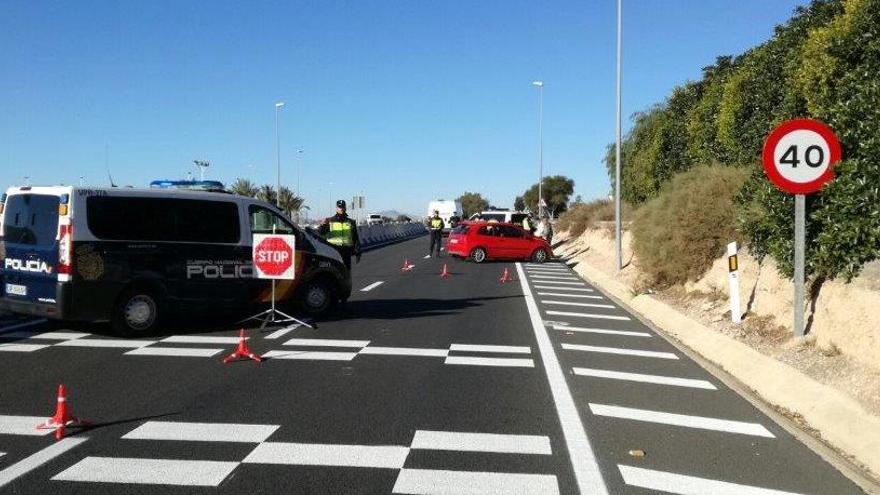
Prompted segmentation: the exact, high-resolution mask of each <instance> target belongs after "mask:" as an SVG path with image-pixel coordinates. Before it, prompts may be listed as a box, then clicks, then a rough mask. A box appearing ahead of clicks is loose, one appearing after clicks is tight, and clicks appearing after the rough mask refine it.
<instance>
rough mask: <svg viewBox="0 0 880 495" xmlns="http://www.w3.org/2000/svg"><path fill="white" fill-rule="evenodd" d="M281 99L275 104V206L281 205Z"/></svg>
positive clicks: (282, 103)
mask: <svg viewBox="0 0 880 495" xmlns="http://www.w3.org/2000/svg"><path fill="white" fill-rule="evenodd" d="M283 106H284V102H283V101H279V102H278V103H276V104H275V206H277V207H279V208H280V207H281V141H280V138H279V136H278V111H279V110H281V107H283Z"/></svg>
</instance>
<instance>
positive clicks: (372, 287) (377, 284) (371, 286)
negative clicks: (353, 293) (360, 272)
mask: <svg viewBox="0 0 880 495" xmlns="http://www.w3.org/2000/svg"><path fill="white" fill-rule="evenodd" d="M384 283H385V281H384V280H380V281H378V282H373V283H372V284H370V285H368V286H366V287H364V288H363V289H361V292H370V291H371V290H373V289H375V288H376V287H379V286H380V285H382V284H384Z"/></svg>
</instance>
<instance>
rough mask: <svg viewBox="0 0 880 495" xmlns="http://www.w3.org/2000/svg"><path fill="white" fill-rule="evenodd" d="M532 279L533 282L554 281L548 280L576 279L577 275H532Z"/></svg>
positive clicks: (547, 282) (545, 282) (544, 282)
mask: <svg viewBox="0 0 880 495" xmlns="http://www.w3.org/2000/svg"><path fill="white" fill-rule="evenodd" d="M531 278H532V280H534V281H535V282H540V283H542V284H549V283H556V282H550V280H578V278H577V277H563V276H558V277H557V276H555V275H532V276H531Z"/></svg>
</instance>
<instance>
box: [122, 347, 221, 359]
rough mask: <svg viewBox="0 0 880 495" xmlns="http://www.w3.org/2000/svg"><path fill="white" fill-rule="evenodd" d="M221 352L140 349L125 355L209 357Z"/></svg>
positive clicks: (208, 350) (195, 349)
mask: <svg viewBox="0 0 880 495" xmlns="http://www.w3.org/2000/svg"><path fill="white" fill-rule="evenodd" d="M221 352H223V349H205V348H199V347H141V348H139V349H135V350H133V351H128V352H126V353H125V355H126V356H172V357H211V356H216V355H217V354H219V353H221Z"/></svg>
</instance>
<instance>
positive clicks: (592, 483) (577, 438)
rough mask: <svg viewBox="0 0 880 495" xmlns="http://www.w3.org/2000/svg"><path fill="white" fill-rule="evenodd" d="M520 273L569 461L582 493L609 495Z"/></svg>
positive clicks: (529, 291)
mask: <svg viewBox="0 0 880 495" xmlns="http://www.w3.org/2000/svg"><path fill="white" fill-rule="evenodd" d="M516 271H517V274H518V275H519V280H520V285H521V286H522V290H523V294H524V296H525V300H526V308H528V310H529V317H530V318H531V320H532V330H533V331H534V332H535V340H536V341H537V343H538V350H539V351H540V353H541V360H542V361H543V362H544V369H545V371H546V373H547V381H548V382H549V384H550V392H551V393H552V395H553V402H554V404H555V405H556V414H557V416H558V417H559V423H560V425H561V426H562V434H563V436H564V437H565V446H566V448H567V449H568V457H569V459H570V460H571V466H572V469H573V471H574V475H575V479H576V481H577V484H578V489H579V490H580V492H581V494H583V495H586V494H591V495H607V494H608V488H607V487H606V486H605V480H603V479H602V472H601V471H600V470H599V464H598V462H597V461H596V454H595V453H594V452H593V449H592V447H591V446H590V439H589V437H588V436H587V432H586V430H584V424H583V422H581V418H580V415H579V414H578V410H577V407H576V406H575V403H574V399H573V398H572V396H571V391H570V390H569V389H568V385H567V384H566V382H565V375H564V374H563V372H562V365H560V364H559V359H558V358H557V357H556V353H555V352H554V351H553V343H552V342H551V341H550V337H549V336H548V335H547V329H546V328H545V327H544V322H543V321H542V319H541V312H540V311H539V310H538V305H537V303H535V299H534V297H533V296H532V290H531V289H530V288H529V284H528V283H527V282H526V277H525V273H524V271H523V269H522V266H521V265H520V264H519V263H517V264H516ZM508 476H510V475H508ZM398 481H399V479H398ZM555 481H556V480H555V479H554V480H553V482H554V485H553V489H558V488H557V486H556V485H555ZM541 489H544V490H546V489H547V487H544V488H541V487H536V489H533V490H531V491H529V490H527V491H525V492H524V493H540V490H541Z"/></svg>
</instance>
